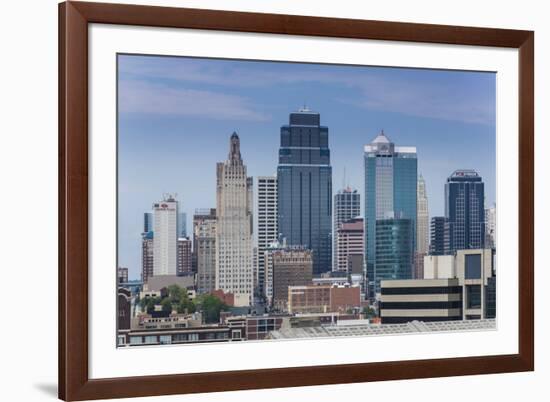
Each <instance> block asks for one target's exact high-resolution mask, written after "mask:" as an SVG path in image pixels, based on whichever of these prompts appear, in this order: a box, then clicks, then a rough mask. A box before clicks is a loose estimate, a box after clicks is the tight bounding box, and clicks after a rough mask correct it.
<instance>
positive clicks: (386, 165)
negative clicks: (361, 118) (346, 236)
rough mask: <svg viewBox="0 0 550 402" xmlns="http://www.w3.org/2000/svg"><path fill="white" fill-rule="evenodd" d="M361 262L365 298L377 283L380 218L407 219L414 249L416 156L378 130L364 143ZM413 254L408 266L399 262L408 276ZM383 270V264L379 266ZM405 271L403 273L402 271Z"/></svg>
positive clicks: (413, 249)
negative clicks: (362, 264) (363, 236)
mask: <svg viewBox="0 0 550 402" xmlns="http://www.w3.org/2000/svg"><path fill="white" fill-rule="evenodd" d="M364 167H365V261H366V269H367V278H368V291H369V297H370V298H372V297H373V296H374V292H375V291H376V290H377V289H378V288H379V286H380V275H379V274H378V273H377V263H376V247H377V241H378V238H377V229H376V223H377V221H378V220H381V219H395V220H399V222H400V223H398V225H399V226H400V227H401V226H404V225H405V224H404V223H402V222H401V221H402V220H410V221H411V222H410V229H411V230H412V234H411V236H412V251H413V253H414V251H415V250H416V216H417V215H416V212H417V211H416V210H417V203H416V198H417V181H418V177H417V159H416V147H398V146H395V144H394V143H393V142H391V141H390V140H389V139H388V137H386V135H384V132H383V131H382V132H381V133H380V134H379V135H378V136H377V137H376V138H375V139H374V140H373V141H372V143H370V144H368V145H365V149H364ZM412 263H413V254H412V255H411V259H410V263H409V265H408V269H406V270H405V268H404V266H403V264H401V263H400V264H399V268H397V266H396V269H398V270H403V275H405V277H407V275H408V277H409V278H410V275H411V274H412ZM380 269H381V270H382V271H383V272H386V271H387V269H388V268H387V267H386V266H384V267H383V268H382V267H381V268H380ZM382 271H380V272H382ZM405 271H406V273H405Z"/></svg>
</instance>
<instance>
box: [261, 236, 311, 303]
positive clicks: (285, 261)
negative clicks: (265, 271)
mask: <svg viewBox="0 0 550 402" xmlns="http://www.w3.org/2000/svg"><path fill="white" fill-rule="evenodd" d="M271 257H272V259H273V261H272V263H273V307H274V308H275V309H276V310H279V311H286V310H287V305H288V288H289V286H304V285H310V284H311V280H312V277H313V276H312V272H313V253H312V252H311V250H307V249H304V248H303V247H300V246H293V247H288V248H285V249H279V250H275V251H273V252H272V255H271Z"/></svg>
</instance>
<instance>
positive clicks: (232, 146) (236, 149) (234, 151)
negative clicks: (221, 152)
mask: <svg viewBox="0 0 550 402" xmlns="http://www.w3.org/2000/svg"><path fill="white" fill-rule="evenodd" d="M227 159H228V160H229V161H230V162H232V163H233V162H239V163H240V162H242V158H241V141H240V140H239V136H238V135H237V133H236V132H233V134H231V138H230V139H229V156H228V158H227Z"/></svg>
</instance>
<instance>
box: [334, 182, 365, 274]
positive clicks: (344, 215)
mask: <svg viewBox="0 0 550 402" xmlns="http://www.w3.org/2000/svg"><path fill="white" fill-rule="evenodd" d="M360 214H361V200H360V198H359V193H358V192H357V190H352V189H351V188H349V187H346V188H344V189H342V190H340V191H338V192H337V193H336V194H335V195H334V224H333V231H332V235H333V237H334V241H333V247H332V250H333V259H334V263H333V265H332V270H333V271H337V270H338V265H339V264H338V258H337V257H336V254H337V247H338V245H337V236H336V233H337V232H338V228H339V227H340V224H341V223H343V222H346V221H349V220H350V219H353V218H356V217H358V216H359V215H360Z"/></svg>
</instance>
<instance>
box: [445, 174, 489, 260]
mask: <svg viewBox="0 0 550 402" xmlns="http://www.w3.org/2000/svg"><path fill="white" fill-rule="evenodd" d="M484 203H485V192H484V184H483V181H482V179H481V176H480V175H479V174H478V173H477V172H475V171H474V170H456V171H455V172H453V174H452V175H451V176H450V177H449V178H448V179H447V183H445V218H446V219H447V223H448V229H447V230H448V238H449V250H448V251H449V252H451V253H452V252H454V251H456V250H465V249H474V248H483V247H484V245H485V206H484Z"/></svg>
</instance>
